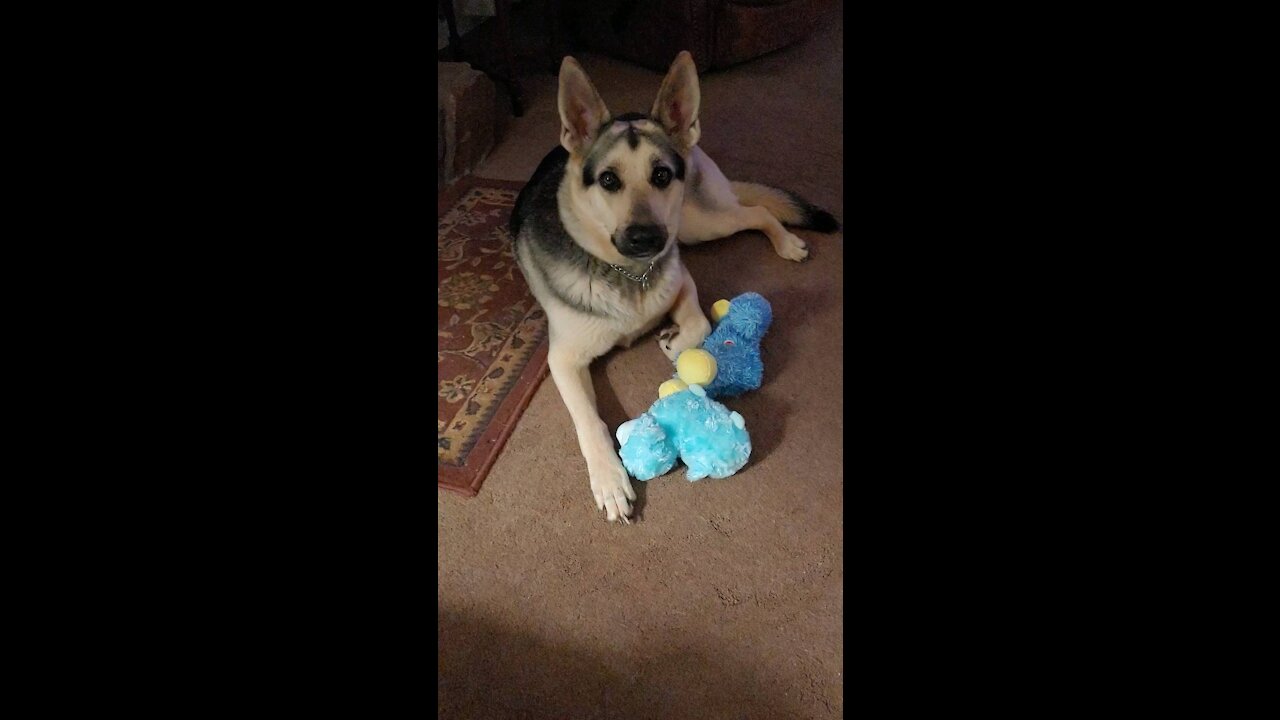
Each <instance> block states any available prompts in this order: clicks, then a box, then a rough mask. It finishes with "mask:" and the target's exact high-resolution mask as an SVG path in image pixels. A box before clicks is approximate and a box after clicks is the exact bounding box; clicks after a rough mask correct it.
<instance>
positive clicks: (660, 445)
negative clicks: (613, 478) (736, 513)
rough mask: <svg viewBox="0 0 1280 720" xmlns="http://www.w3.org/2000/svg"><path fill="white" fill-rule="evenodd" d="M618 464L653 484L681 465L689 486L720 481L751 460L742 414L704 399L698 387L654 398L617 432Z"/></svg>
mask: <svg viewBox="0 0 1280 720" xmlns="http://www.w3.org/2000/svg"><path fill="white" fill-rule="evenodd" d="M618 442H619V443H621V445H622V450H621V451H620V452H619V456H620V457H621V458H622V465H623V467H625V468H626V469H627V472H629V473H631V475H632V476H633V477H635V478H636V479H637V480H651V479H653V478H655V477H658V476H659V475H662V474H665V473H666V472H667V471H669V470H671V468H673V467H675V464H676V460H677V459H679V460H683V461H684V464H685V465H686V466H687V467H688V471H687V472H686V473H685V477H686V478H687V479H688V480H689V481H690V482H692V481H694V480H699V479H701V478H704V477H708V476H709V477H713V478H724V477H729V476H730V475H732V474H734V473H736V472H738V471H739V470H741V469H742V467H743V466H744V465H746V464H747V459H748V458H750V457H751V437H750V436H749V435H747V429H746V422H745V421H744V420H743V419H742V415H740V414H738V413H736V412H730V411H729V409H728V408H726V407H725V406H724V405H721V404H720V403H718V402H716V401H715V400H712V399H711V398H709V397H707V392H706V391H705V390H704V389H703V388H702V386H701V385H689V386H688V387H687V388H685V389H683V390H678V391H675V392H671V393H670V394H667V395H664V396H663V397H660V398H658V401H657V402H655V403H654V404H653V405H652V406H651V407H650V408H649V411H648V412H646V413H644V414H642V415H641V416H640V417H638V418H636V419H635V420H629V421H627V422H625V423H623V424H622V425H621V426H619V427H618Z"/></svg>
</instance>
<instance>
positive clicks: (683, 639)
mask: <svg viewBox="0 0 1280 720" xmlns="http://www.w3.org/2000/svg"><path fill="white" fill-rule="evenodd" d="M842 24H843V17H842V16H841V14H839V13H838V14H837V15H836V16H835V17H833V18H832V19H831V21H830V23H828V24H826V25H825V27H824V28H823V29H822V30H820V31H819V32H818V33H817V34H816V35H814V36H813V37H811V38H809V39H808V40H806V41H805V42H803V43H802V44H800V45H797V46H795V47H792V48H789V49H786V50H783V51H780V52H777V53H774V54H772V55H769V56H766V57H764V58H761V59H758V60H756V61H753V62H751V63H748V64H746V65H743V66H740V67H737V68H732V69H730V70H727V71H723V72H719V73H712V74H711V75H708V76H706V77H704V78H703V83H702V92H703V98H702V128H703V136H702V147H703V148H704V149H706V150H707V152H708V153H709V154H710V155H711V157H712V158H713V159H715V160H716V162H717V163H719V165H720V167H721V168H722V169H723V170H724V171H725V173H726V174H727V175H728V176H729V177H730V178H732V179H741V180H754V181H758V182H764V183H769V184H773V185H777V186H780V187H785V188H789V189H792V190H795V191H797V192H799V193H801V194H802V195H804V196H805V197H807V198H808V199H810V200H811V201H813V202H815V203H817V204H819V205H822V206H824V207H826V208H827V209H829V210H831V211H832V212H833V213H834V214H835V215H836V217H837V218H839V219H840V220H841V221H844V220H845V207H844V203H843V197H844V178H843V160H844V143H843V137H842V125H843V103H844V97H843V88H842V66H843V51H842V44H843V33H842ZM578 58H579V59H580V60H581V61H582V63H583V65H584V66H585V67H586V69H587V72H588V73H589V74H590V76H591V78H592V80H593V81H594V82H595V84H596V86H597V87H598V88H599V90H600V92H601V94H602V96H603V97H604V99H605V101H606V103H608V105H609V108H610V110H612V111H613V112H615V113H621V112H624V111H627V110H641V111H647V110H648V109H649V105H650V103H651V102H652V100H653V96H654V94H655V93H656V92H657V88H658V84H659V82H660V81H661V77H660V76H659V75H658V74H656V73H652V72H649V71H647V70H644V69H641V68H637V67H633V66H630V65H627V64H625V63H622V62H619V61H614V60H610V59H608V58H604V57H601V56H598V55H594V54H589V53H588V54H582V55H579V56H578ZM522 80H523V81H524V86H525V90H526V98H527V100H528V103H529V110H528V112H527V113H526V115H525V116H524V117H523V118H516V119H514V120H512V121H511V125H509V126H508V129H507V131H506V135H505V136H504V137H503V138H502V140H501V141H500V143H499V145H498V147H497V148H495V150H494V151H493V153H492V155H491V156H490V158H489V159H488V160H487V161H486V162H485V163H484V164H483V165H482V166H481V167H480V168H478V169H477V171H476V173H477V174H478V175H482V176H485V177H493V178H504V179H510V180H527V179H528V177H529V176H530V175H531V174H532V172H533V170H534V168H535V167H536V166H537V164H538V162H539V160H541V158H542V156H543V155H544V154H545V153H546V152H547V151H548V150H549V149H550V148H551V147H553V146H554V145H555V144H556V142H557V137H558V127H559V121H558V119H557V116H556V111H555V90H556V85H555V79H554V78H553V77H552V76H550V75H546V74H544V75H529V76H526V77H524V78H522ZM799 234H801V235H802V236H803V237H805V238H806V239H807V240H809V242H810V247H811V249H812V255H811V259H810V261H809V262H807V263H804V264H795V263H791V262H787V261H784V260H782V259H780V258H778V257H777V256H776V255H774V253H773V250H772V248H771V247H770V245H769V242H768V240H766V239H765V237H764V236H763V235H760V234H756V233H743V234H741V235H738V236H736V237H733V238H730V239H726V240H723V241H718V242H714V243H709V244H706V245H703V246H700V247H696V248H683V249H682V255H683V258H684V260H685V263H686V264H687V265H688V267H689V269H690V271H691V272H692V273H693V276H694V278H695V280H696V281H697V283H698V289H699V295H700V299H701V301H702V305H703V306H704V309H705V310H709V309H710V306H711V303H712V302H714V301H715V300H716V299H718V298H721V297H725V298H728V297H732V296H734V295H736V294H738V293H740V292H744V291H747V290H755V291H758V292H760V293H762V294H763V295H764V296H765V297H767V298H769V300H770V301H771V302H772V303H773V308H774V323H773V328H772V329H771V330H770V333H769V335H768V336H767V337H766V338H765V341H764V347H763V352H764V361H765V383H764V387H762V388H761V389H760V390H758V391H756V392H755V393H752V394H750V395H747V396H744V397H742V398H739V399H736V400H733V401H731V407H732V408H733V409H736V410H738V411H740V412H741V413H742V414H743V415H744V416H745V417H746V419H747V428H748V430H749V431H750V432H751V436H752V441H753V444H754V446H755V450H754V452H753V455H752V460H751V464H750V465H749V466H748V467H747V468H745V469H744V470H743V471H742V472H741V473H739V474H738V475H736V476H734V477H732V478H728V479H725V480H711V479H707V480H702V481H699V482H696V483H689V482H686V481H685V480H684V479H683V470H677V471H675V472H674V473H672V474H671V475H669V476H666V477H663V478H659V479H656V480H653V481H650V482H649V483H639V482H637V483H636V488H637V492H638V493H639V501H638V515H639V521H638V522H636V523H634V524H632V525H630V526H626V525H621V524H610V523H607V522H605V521H604V518H603V514H601V513H599V512H597V511H596V509H595V505H594V503H593V501H592V498H591V492H590V489H589V488H588V485H587V473H586V464H585V463H584V461H583V459H582V457H581V455H580V454H579V452H578V447H577V442H576V440H575V436H574V432H573V425H572V423H571V421H570V419H569V414H568V412H567V411H566V410H565V408H564V405H563V403H562V402H561V401H560V398H559V395H558V394H557V392H556V389H555V385H554V383H553V382H552V381H551V380H550V379H547V380H546V381H544V382H543V384H542V386H541V387H540V388H539V389H538V391H537V393H536V394H535V396H534V398H533V400H532V402H531V403H530V405H529V407H528V409H527V410H526V411H525V413H524V415H523V417H521V419H520V421H519V423H518V424H517V426H516V428H515V431H514V432H513V433H512V435H511V437H510V439H509V440H508V442H507V446H506V448H505V449H504V450H503V452H502V454H501V456H500V457H499V458H498V460H497V462H496V463H495V464H494V466H493V469H492V470H491V471H490V474H489V477H488V479H487V480H486V481H485V484H484V487H483V489H482V490H481V491H480V494H479V495H478V496H477V497H475V498H471V499H464V498H462V497H458V496H456V495H453V494H450V493H444V492H440V493H439V497H438V501H437V519H438V526H437V528H438V529H437V536H438V540H439V554H438V557H437V562H438V565H437V577H438V579H439V632H440V642H439V648H438V653H439V662H440V676H439V691H440V700H439V710H440V717H442V718H544V717H545V718H611V717H632V718H659V717H661V718H735V719H736V718H809V717H815V718H834V717H843V707H844V693H843V681H844V678H843V672H844V649H843V618H842V602H843V580H844V573H843V569H842V565H843V558H844V552H843V517H842V503H843V483H844V472H843V468H844V455H843V450H842V442H843V432H842V422H843V413H844V406H843V395H844V377H843V367H844V357H845V349H844V324H843V309H844V282H843V279H844V273H843V265H844V250H845V248H844V243H845V239H844V237H843V236H842V235H839V234H837V235H818V234H815V233H810V232H806V231H800V233H799ZM850 352H856V350H853V349H851V350H850ZM669 375H670V364H669V363H668V361H667V360H666V358H665V357H663V355H662V353H661V352H660V351H659V350H658V348H657V346H656V340H655V339H654V338H653V337H650V338H646V339H642V340H641V341H639V342H638V343H637V344H636V345H635V346H633V347H632V348H631V349H628V350H620V351H615V352H614V353H612V354H610V355H608V356H606V357H605V358H602V359H601V360H599V361H597V363H596V365H595V366H594V376H595V382H596V391H597V394H598V396H599V399H600V404H601V410H602V415H603V417H604V419H605V421H606V422H607V423H608V424H609V426H610V428H616V427H617V425H618V424H619V423H621V422H623V421H624V420H626V419H628V418H630V417H633V416H635V415H636V414H638V413H640V412H642V411H643V410H645V409H646V408H647V407H648V406H649V404H650V403H651V402H652V401H653V400H654V398H655V397H656V391H657V387H658V384H659V383H660V382H661V381H662V380H663V379H665V378H666V377H668V376H669ZM855 402H856V400H855Z"/></svg>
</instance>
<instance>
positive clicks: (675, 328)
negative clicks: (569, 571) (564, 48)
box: [511, 52, 837, 522]
mask: <svg viewBox="0 0 1280 720" xmlns="http://www.w3.org/2000/svg"><path fill="white" fill-rule="evenodd" d="M699 100H700V92H699V89H698V75H697V70H696V69H695V68H694V64H693V58H692V57H691V56H690V55H689V53H688V52H682V53H680V55H679V56H677V57H676V59H675V61H674V62H673V63H672V65H671V69H670V71H669V72H668V73H667V76H666V78H665V79H664V80H663V81H662V86H661V88H660V89H659V90H658V97H657V99H656V100H655V101H654V103H653V108H652V109H651V110H650V112H649V114H648V115H645V114H643V113H628V114H625V115H619V116H617V117H614V116H612V115H610V114H609V111H608V110H607V109H606V108H605V105H604V101H602V100H601V99H600V95H599V94H598V93H597V92H596V89H595V86H593V85H592V84H591V81H590V80H589V79H587V75H586V73H585V72H584V71H583V69H582V66H581V65H580V64H578V61H577V60H574V59H573V58H571V57H566V58H565V59H564V62H563V64H562V65H561V66H560V92H559V100H558V104H559V110H560V122H561V128H560V147H558V148H555V149H554V150H552V151H551V152H550V153H549V154H548V155H547V156H546V158H544V159H543V161H542V163H541V164H540V165H539V166H538V169H537V170H536V171H535V172H534V174H533V177H532V178H531V179H530V180H529V183H528V184H527V185H525V187H524V189H523V190H521V192H520V196H519V197H518V198H517V199H516V205H515V209H514V210H513V211H512V214H511V235H512V237H513V238H514V242H515V253H516V259H517V262H518V264H519V266H520V270H521V272H523V273H524V276H525V279H526V280H527V281H528V283H529V288H530V290H531V291H532V292H533V295H534V297H535V298H537V300H538V302H539V303H540V304H541V305H542V308H543V309H544V310H545V311H546V313H547V323H548V331H549V334H550V347H549V352H548V358H547V359H548V364H549V365H550V367H551V377H552V378H554V380H555V383H556V387H557V388H558V389H559V390H560V397H561V398H562V399H563V400H564V404H565V405H566V406H567V407H568V409H569V415H570V416H571V417H572V418H573V425H574V429H575V430H576V431H577V435H578V445H579V447H580V448H581V449H582V455H583V457H584V458H585V459H586V461H587V474H588V475H589V476H590V479H591V492H592V494H593V495H594V496H595V501H596V507H597V509H599V510H604V511H605V514H606V517H607V518H608V520H609V521H610V522H612V521H614V520H617V519H619V518H621V519H622V521H623V522H630V521H629V520H628V516H630V515H631V501H633V500H635V499H636V495H635V491H634V490H633V489H632V487H631V481H630V479H629V478H628V476H627V471H626V470H625V469H624V468H623V467H622V462H621V460H619V459H618V453H617V451H616V450H615V449H614V444H613V436H612V434H611V433H610V432H609V428H608V427H606V425H605V423H604V421H603V420H601V419H600V415H599V413H598V411H597V410H596V397H595V390H594V388H593V387H592V384H591V373H590V364H591V361H592V360H594V359H595V358H597V357H600V356H601V355H603V354H605V353H606V352H608V351H609V350H610V349H611V348H613V347H615V346H621V347H629V346H630V345H631V343H633V342H635V340H636V339H637V338H639V337H640V336H642V335H644V334H646V333H648V332H650V331H651V330H653V329H654V328H655V327H656V326H657V325H658V323H659V322H661V321H662V320H663V318H665V317H667V316H668V315H670V316H671V319H672V321H673V322H674V325H672V326H670V327H668V328H666V329H664V330H662V331H661V332H660V333H659V336H658V346H659V347H660V348H661V349H662V352H663V353H664V354H665V355H666V356H667V357H668V358H670V359H672V360H674V359H675V357H676V356H677V355H678V354H680V352H681V351H682V350H685V349H687V348H692V347H697V346H699V345H701V344H702V341H703V339H705V338H706V336H707V333H708V332H710V330H711V325H710V323H709V322H708V321H707V318H706V316H705V315H703V313H702V308H701V307H700V306H699V305H698V290H697V288H696V287H695V286H694V283H693V278H692V277H690V275H689V271H688V270H687V269H685V267H684V264H683V263H681V262H680V253H679V249H678V244H677V243H684V244H694V243H701V242H706V241H708V240H714V239H716V238H722V237H727V236H729V235H732V234H734V233H736V232H739V231H742V230H759V231H762V232H763V233H764V234H765V235H766V236H768V238H769V241H770V242H771V243H772V244H773V248H774V250H776V251H777V253H778V254H779V255H781V256H782V257H784V258H786V259H787V260H795V261H801V260H804V259H805V258H807V257H808V255H809V250H808V248H807V247H806V246H805V242H804V241H803V240H801V239H800V238H798V237H796V236H795V235H793V234H792V233H790V232H787V230H786V229H784V228H783V226H782V223H787V224H790V225H792V226H794V227H800V228H808V229H814V230H819V231H822V232H831V231H834V230H835V229H836V228H837V223H836V221H835V219H834V218H833V217H832V216H831V215H830V214H829V213H827V212H825V211H823V210H819V209H818V208H816V207H814V206H812V205H810V204H809V203H807V202H805V201H804V200H802V199H801V198H799V197H797V196H796V195H794V194H792V193H789V192H786V191H782V190H777V189H774V188H769V187H766V186H763V185H756V184H752V183H738V182H729V181H728V180H726V179H725V177H724V175H723V174H722V173H721V172H720V169H719V168H718V167H716V164H715V163H714V162H712V161H711V158H709V157H707V155H706V153H704V152H703V151H702V150H701V148H699V147H697V143H698V136H699V134H700V133H701V128H700V125H699V122H698V110H699Z"/></svg>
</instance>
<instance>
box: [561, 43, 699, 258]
mask: <svg viewBox="0 0 1280 720" xmlns="http://www.w3.org/2000/svg"><path fill="white" fill-rule="evenodd" d="M699 98H700V93H699V90H698V73H697V70H696V69H695V68H694V64H693V58H692V57H691V56H690V55H689V53H688V52H682V53H680V54H679V55H678V56H676V59H675V62H673V63H672V64H671V70H670V71H669V72H668V73H667V77H666V79H664V80H663V81H662V87H661V89H659V90H658V97H657V99H656V100H654V103H653V108H652V109H651V110H650V112H649V114H648V115H645V114H643V113H627V114H625V115H619V116H617V117H613V116H612V115H610V113H609V110H608V109H607V108H606V107H605V105H604V101H603V100H601V99H600V95H599V93H597V92H596V89H595V86H593V85H592V84H591V81H590V80H589V79H588V78H587V74H586V72H584V71H583V69H582V66H581V65H579V64H578V61H577V60H574V59H573V58H571V57H566V58H565V59H564V62H563V64H561V66H560V97H559V107H560V123H561V128H560V144H561V145H563V146H564V148H565V149H566V150H568V151H569V162H568V164H567V165H566V172H567V173H568V174H569V177H568V178H567V183H566V184H567V186H568V192H569V194H570V200H571V203H572V211H573V215H574V217H575V219H576V222H577V223H578V224H579V225H580V227H579V228H578V229H579V230H580V232H577V233H574V235H575V237H577V239H578V241H579V243H581V244H584V246H585V249H586V250H587V251H588V252H590V253H592V254H593V255H595V256H597V257H600V258H603V259H604V260H607V261H609V262H613V263H622V262H626V261H632V262H635V261H646V260H648V259H650V258H653V257H656V256H657V255H659V254H661V253H662V252H664V251H665V250H666V249H667V248H668V247H670V245H671V244H672V243H674V242H675V237H676V232H677V231H678V230H679V225H680V208H681V206H682V203H683V201H684V179H685V168H686V166H687V163H688V160H689V154H690V152H691V151H692V149H693V146H694V145H695V144H697V142H698V136H699V134H700V129H699V125H698V103H699Z"/></svg>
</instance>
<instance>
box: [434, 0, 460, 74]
mask: <svg viewBox="0 0 1280 720" xmlns="http://www.w3.org/2000/svg"><path fill="white" fill-rule="evenodd" d="M438 4H439V6H440V9H441V10H442V11H444V21H445V23H446V24H448V26H449V53H450V54H451V55H453V59H454V62H462V36H461V35H459V34H458V20H457V18H455V17H454V15H453V0H439V2H438Z"/></svg>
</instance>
